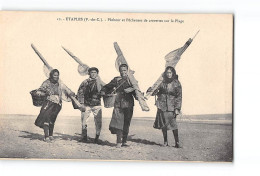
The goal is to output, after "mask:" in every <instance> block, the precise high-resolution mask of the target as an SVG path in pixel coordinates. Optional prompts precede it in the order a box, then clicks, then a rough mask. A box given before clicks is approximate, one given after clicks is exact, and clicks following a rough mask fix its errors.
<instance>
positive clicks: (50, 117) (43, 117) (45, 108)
mask: <svg viewBox="0 0 260 176" xmlns="http://www.w3.org/2000/svg"><path fill="white" fill-rule="evenodd" d="M60 110H61V106H60V105H59V104H56V103H53V102H51V101H48V100H46V101H45V102H44V103H43V105H42V108H41V111H40V114H39V115H38V117H37V119H36V120H35V123H34V124H35V125H36V126H38V127H40V128H43V125H49V124H52V125H54V123H55V121H56V118H57V116H58V114H59V112H60Z"/></svg>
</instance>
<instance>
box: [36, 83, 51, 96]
mask: <svg viewBox="0 0 260 176" xmlns="http://www.w3.org/2000/svg"><path fill="white" fill-rule="evenodd" d="M38 91H41V92H44V93H46V94H50V92H49V81H48V80H46V81H44V82H43V83H42V85H41V86H40V88H39V89H38Z"/></svg>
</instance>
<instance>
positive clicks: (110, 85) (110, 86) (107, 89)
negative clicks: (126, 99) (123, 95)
mask: <svg viewBox="0 0 260 176" xmlns="http://www.w3.org/2000/svg"><path fill="white" fill-rule="evenodd" d="M116 86H117V80H116V78H114V79H113V80H111V81H110V83H108V84H106V85H104V86H103V88H102V89H101V92H104V93H106V94H108V93H110V92H112V90H113V88H115V87H116ZM101 94H102V93H101Z"/></svg>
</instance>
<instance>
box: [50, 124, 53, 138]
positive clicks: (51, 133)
mask: <svg viewBox="0 0 260 176" xmlns="http://www.w3.org/2000/svg"><path fill="white" fill-rule="evenodd" d="M53 129H54V125H53V124H50V126H49V138H50V140H54V138H53Z"/></svg>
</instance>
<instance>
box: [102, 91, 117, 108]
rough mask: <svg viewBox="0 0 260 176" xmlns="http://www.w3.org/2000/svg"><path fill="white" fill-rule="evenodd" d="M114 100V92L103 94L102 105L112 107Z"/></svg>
mask: <svg viewBox="0 0 260 176" xmlns="http://www.w3.org/2000/svg"><path fill="white" fill-rule="evenodd" d="M115 100H116V94H108V95H105V96H103V101H104V107H105V108H112V107H114V104H115Z"/></svg>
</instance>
